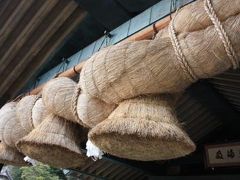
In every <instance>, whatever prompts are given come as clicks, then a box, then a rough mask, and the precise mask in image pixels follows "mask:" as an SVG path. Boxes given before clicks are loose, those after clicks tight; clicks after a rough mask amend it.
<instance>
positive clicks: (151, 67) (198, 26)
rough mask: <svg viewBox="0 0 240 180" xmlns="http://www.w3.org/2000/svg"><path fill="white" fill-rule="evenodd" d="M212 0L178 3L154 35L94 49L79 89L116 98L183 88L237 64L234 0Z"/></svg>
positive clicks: (239, 21) (239, 22)
mask: <svg viewBox="0 0 240 180" xmlns="http://www.w3.org/2000/svg"><path fill="white" fill-rule="evenodd" d="M212 1H213V3H212V4H211V1H209V0H199V1H197V2H194V3H191V5H188V6H186V7H184V8H182V10H180V11H179V12H178V13H177V17H176V18H174V19H173V20H172V22H171V23H170V25H169V27H167V28H165V29H163V30H161V31H160V32H159V33H158V34H157V36H156V38H155V39H154V40H143V41H137V42H128V43H121V44H117V45H114V46H110V47H107V48H105V49H103V50H101V51H99V52H97V53H96V54H94V55H93V56H92V57H91V58H90V59H88V61H87V62H86V63H85V65H84V67H83V69H82V71H81V75H80V85H81V87H82V90H83V91H84V92H85V93H87V94H88V95H90V96H92V97H98V98H99V99H102V100H103V101H105V102H107V103H109V104H111V103H116V104H117V103H119V102H121V101H122V100H124V99H129V98H132V97H136V96H138V95H141V94H151V93H166V92H167V93H175V92H179V91H183V90H184V89H185V88H186V87H188V86H189V85H190V84H191V83H193V82H195V81H197V80H198V79H201V78H208V77H212V76H214V75H216V74H219V73H222V72H224V71H226V70H228V69H229V68H231V67H233V68H237V67H238V65H239V59H240V58H239V57H240V51H237V50H238V49H239V48H240V36H239V29H240V15H239V13H240V3H239V0H233V1H231V3H229V2H228V1H225V0H212ZM230 4H231V5H230ZM215 12H216V14H217V15H216V14H215ZM218 18H219V19H218ZM210 40H211V41H210Z"/></svg>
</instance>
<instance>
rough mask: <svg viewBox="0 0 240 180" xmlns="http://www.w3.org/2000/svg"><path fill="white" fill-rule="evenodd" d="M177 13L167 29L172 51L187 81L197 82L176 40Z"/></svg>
mask: <svg viewBox="0 0 240 180" xmlns="http://www.w3.org/2000/svg"><path fill="white" fill-rule="evenodd" d="M177 12H178V10H177V11H176V15H175V16H174V18H173V19H172V20H171V22H170V24H169V28H168V31H169V35H170V39H171V43H172V46H173V49H174V51H175V55H176V56H177V59H178V62H179V64H180V67H181V69H182V70H183V72H184V74H185V76H186V77H187V78H188V80H189V81H190V82H195V81H197V80H198V77H197V76H196V75H195V73H194V72H193V70H192V69H191V67H190V66H189V64H188V62H187V60H186V57H185V55H184V54H183V51H182V49H181V46H180V43H179V41H178V39H177V34H176V31H175V29H174V20H175V18H176V16H177Z"/></svg>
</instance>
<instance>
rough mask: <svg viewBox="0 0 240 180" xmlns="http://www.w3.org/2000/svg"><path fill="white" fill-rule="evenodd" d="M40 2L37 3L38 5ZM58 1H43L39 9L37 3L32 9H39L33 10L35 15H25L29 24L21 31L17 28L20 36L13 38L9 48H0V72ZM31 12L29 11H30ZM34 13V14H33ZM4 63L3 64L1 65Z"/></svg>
mask: <svg viewBox="0 0 240 180" xmlns="http://www.w3.org/2000/svg"><path fill="white" fill-rule="evenodd" d="M39 2H41V1H38V2H37V3H39ZM57 2H58V0H48V1H44V4H41V3H39V4H40V8H39V7H38V6H37V5H36V4H37V3H35V4H34V8H39V9H38V10H37V12H36V10H35V9H33V10H34V11H35V12H36V14H34V15H33V17H31V15H30V14H29V12H28V13H27V14H26V16H25V17H26V18H27V21H28V20H29V19H30V21H29V22H26V23H27V25H24V24H23V25H24V27H23V29H19V28H17V29H16V30H17V31H18V32H20V34H16V37H13V38H14V39H13V40H12V41H13V42H12V43H11V44H10V46H8V47H6V46H4V47H3V48H1V52H4V54H3V56H1V53H0V56H1V59H0V64H2V65H1V66H0V72H1V71H2V70H3V69H4V68H6V67H7V65H8V62H10V61H11V60H12V59H13V58H14V56H15V55H16V53H17V52H18V50H19V49H20V48H21V47H22V46H23V45H24V43H25V42H26V41H27V40H28V38H29V37H30V35H31V34H32V32H34V30H35V29H36V28H37V27H38V26H39V24H40V23H41V22H42V20H43V19H44V18H45V17H46V16H47V15H48V13H49V12H50V11H51V10H52V8H53V7H54V6H55V5H56V3H57ZM30 11H31V10H30ZM35 12H34V13H35ZM21 23H23V20H21ZM3 62H4V63H3Z"/></svg>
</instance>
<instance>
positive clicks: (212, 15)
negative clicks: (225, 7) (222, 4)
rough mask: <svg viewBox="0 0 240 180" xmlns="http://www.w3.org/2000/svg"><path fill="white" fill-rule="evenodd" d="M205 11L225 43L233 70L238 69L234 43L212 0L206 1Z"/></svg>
mask: <svg viewBox="0 0 240 180" xmlns="http://www.w3.org/2000/svg"><path fill="white" fill-rule="evenodd" d="M204 9H205V11H206V13H207V14H208V16H209V18H210V19H211V21H212V23H213V25H214V27H215V29H216V31H217V33H218V35H219V37H220V39H221V40H222V42H223V45H224V48H225V51H226V53H227V55H228V57H229V59H230V61H231V64H232V67H233V69H237V68H238V67H239V62H238V58H237V55H236V53H235V50H234V48H233V46H232V43H231V41H230V39H229V37H228V35H227V33H226V31H225V30H224V28H223V25H222V24H221V21H220V20H219V19H218V17H217V14H216V12H215V10H214V8H213V6H212V2H211V0H205V1H204Z"/></svg>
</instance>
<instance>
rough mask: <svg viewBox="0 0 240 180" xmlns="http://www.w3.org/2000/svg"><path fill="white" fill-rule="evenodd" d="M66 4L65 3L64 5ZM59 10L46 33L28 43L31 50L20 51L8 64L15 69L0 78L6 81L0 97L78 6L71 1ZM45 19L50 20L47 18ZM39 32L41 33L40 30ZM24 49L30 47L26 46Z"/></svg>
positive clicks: (1, 86) (6, 71) (1, 87)
mask: <svg viewBox="0 0 240 180" xmlns="http://www.w3.org/2000/svg"><path fill="white" fill-rule="evenodd" d="M61 2H65V1H61ZM64 4H65V3H63V4H62V5H64ZM59 8H60V9H56V11H55V12H54V13H55V14H54V16H51V17H52V18H53V21H50V22H49V23H50V24H48V27H47V28H46V29H45V31H41V35H40V36H39V37H37V36H36V35H34V38H30V39H29V40H28V42H27V43H28V44H29V45H30V49H26V50H27V51H26V50H25V51H20V52H19V54H17V55H16V58H15V59H14V60H13V61H11V63H10V64H8V66H9V67H14V69H6V70H5V71H4V72H3V74H4V75H6V76H7V78H6V77H4V78H3V77H0V81H1V80H2V81H3V79H4V82H3V83H2V84H1V85H0V90H1V92H0V95H2V94H3V93H4V92H5V91H6V90H7V86H6V85H7V84H11V83H13V81H14V80H15V79H16V78H17V77H18V76H19V75H20V74H21V73H22V72H23V71H24V68H25V67H26V66H27V64H28V63H29V62H30V61H31V60H32V58H33V57H34V56H36V55H37V54H38V52H39V51H40V50H41V49H42V48H44V46H45V45H46V43H47V42H48V41H49V37H51V36H52V35H54V33H56V31H57V30H58V29H59V28H60V26H61V25H62V24H63V23H64V22H65V20H66V19H67V18H68V17H69V16H70V15H71V14H72V12H73V11H74V10H75V9H76V8H77V4H76V3H75V2H74V1H69V3H68V4H67V5H66V6H59ZM59 12H61V14H59ZM45 19H46V20H48V19H47V18H45ZM41 24H43V25H44V26H46V25H47V24H44V21H43V22H42V23H41ZM66 28H67V27H66ZM38 30H39V33H40V28H39V29H38ZM34 34H35V33H34ZM35 39H36V40H35ZM53 43H55V42H53ZM24 47H28V46H26V45H25V46H24ZM28 48H29V47H28ZM31 71H32V70H31Z"/></svg>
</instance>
